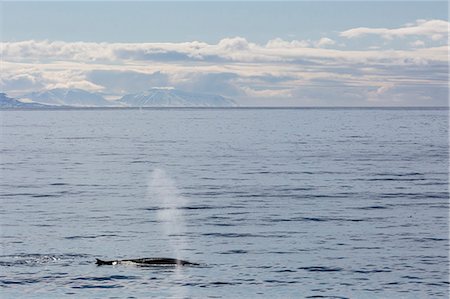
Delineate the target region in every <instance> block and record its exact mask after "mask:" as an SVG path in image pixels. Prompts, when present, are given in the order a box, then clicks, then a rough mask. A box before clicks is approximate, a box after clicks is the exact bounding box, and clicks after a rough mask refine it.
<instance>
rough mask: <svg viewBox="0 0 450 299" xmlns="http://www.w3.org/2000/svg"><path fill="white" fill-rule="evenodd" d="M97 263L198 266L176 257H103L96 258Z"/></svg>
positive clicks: (100, 264)
mask: <svg viewBox="0 0 450 299" xmlns="http://www.w3.org/2000/svg"><path fill="white" fill-rule="evenodd" d="M95 263H96V264H97V265H99V266H102V265H117V264H127V265H139V266H146V265H147V266H152V265H153V266H157V265H175V266H187V265H191V266H198V265H199V264H197V263H191V262H188V261H185V260H180V259H174V258H139V259H124V260H112V261H104V260H101V259H96V262H95Z"/></svg>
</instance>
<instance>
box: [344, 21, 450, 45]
mask: <svg viewBox="0 0 450 299" xmlns="http://www.w3.org/2000/svg"><path fill="white" fill-rule="evenodd" d="M449 24H450V23H449V22H448V21H444V20H429V21H426V20H417V21H416V23H415V24H407V25H406V26H404V27H400V28H395V29H388V28H367V27H358V28H353V29H349V30H346V31H342V32H341V33H340V36H341V37H345V38H357V37H362V36H365V35H370V34H372V35H379V36H381V37H382V38H384V39H392V38H394V37H407V36H427V37H429V38H431V39H432V40H440V39H443V38H444V37H448V32H449Z"/></svg>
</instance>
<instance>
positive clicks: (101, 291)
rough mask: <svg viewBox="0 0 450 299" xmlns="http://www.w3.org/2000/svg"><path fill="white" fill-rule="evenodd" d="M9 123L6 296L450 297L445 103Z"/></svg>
mask: <svg viewBox="0 0 450 299" xmlns="http://www.w3.org/2000/svg"><path fill="white" fill-rule="evenodd" d="M0 117H1V148H0V149H1V182H0V184H1V185H0V196H1V212H0V213H1V215H0V224H1V253H0V295H1V298H65V297H67V298H148V297H152V298H190V297H192V298H207V297H210V298H446V297H448V288H449V282H448V274H449V269H448V262H449V256H448V250H449V246H448V244H449V243H448V232H449V231H448V224H449V221H448V219H449V215H448V211H449V198H448V194H449V193H448V183H449V181H448V153H449V152H448V110H447V109H143V110H55V111H45V110H44V111H1V112H0ZM139 257H179V258H182V259H186V260H189V261H192V262H197V263H201V266H195V267H136V266H125V265H116V266H101V267H98V266H96V265H95V264H94V261H95V258H103V259H116V258H139Z"/></svg>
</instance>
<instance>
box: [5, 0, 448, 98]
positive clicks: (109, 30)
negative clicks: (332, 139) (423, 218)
mask: <svg viewBox="0 0 450 299" xmlns="http://www.w3.org/2000/svg"><path fill="white" fill-rule="evenodd" d="M0 16H1V35H0V42H1V49H0V51H1V57H2V60H1V75H0V76H1V77H0V89H1V91H3V92H6V93H7V94H8V95H10V96H15V97H20V96H21V95H23V94H27V93H29V92H33V91H41V90H46V89H52V88H80V89H85V90H88V91H92V92H99V93H102V94H104V95H105V96H106V97H107V98H109V99H115V98H119V97H120V96H122V95H124V94H129V93H137V92H142V91H145V90H148V89H150V88H153V87H174V88H178V89H182V90H186V91H195V92H203V93H211V94H220V95H222V96H226V97H229V98H231V99H234V100H235V101H236V102H238V103H239V104H241V105H252V106H254V105H257V106H448V71H449V69H448V31H449V22H448V4H447V2H446V1H441V2H432V1H424V2H420V1H413V2H408V1H387V2H383V1H370V2H369V1H347V2H343V1H328V2H325V1H314V2H309V1H289V2H268V1H264V2H261V1H250V2H239V1H235V2H218V1H203V2H190V1H181V2H152V1H140V2H121V1H114V2H110V1H101V2H93V1H78V2H55V1H53V2H39V1H32V2H25V1H19V2H17V1H15V2H12V1H11V2H4V1H3V2H0Z"/></svg>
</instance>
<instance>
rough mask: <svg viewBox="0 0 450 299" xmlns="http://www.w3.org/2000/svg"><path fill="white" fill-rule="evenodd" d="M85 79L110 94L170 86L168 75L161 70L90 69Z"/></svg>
mask: <svg viewBox="0 0 450 299" xmlns="http://www.w3.org/2000/svg"><path fill="white" fill-rule="evenodd" d="M86 79H87V80H89V81H91V82H92V83H94V84H96V85H99V86H102V87H103V89H104V91H105V92H107V93H110V94H116V95H119V94H120V95H122V94H126V93H137V92H141V91H145V90H148V89H149V88H151V87H154V86H159V87H163V86H166V87H167V86H170V85H171V84H170V81H169V76H168V75H167V74H165V73H162V72H159V71H158V72H152V73H143V72H137V71H120V70H119V71H118V70H92V71H89V72H88V73H87V74H86Z"/></svg>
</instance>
